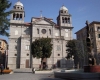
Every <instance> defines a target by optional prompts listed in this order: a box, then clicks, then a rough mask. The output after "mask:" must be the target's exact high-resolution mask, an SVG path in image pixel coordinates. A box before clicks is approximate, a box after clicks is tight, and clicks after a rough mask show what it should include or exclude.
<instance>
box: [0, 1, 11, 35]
mask: <svg viewBox="0 0 100 80" xmlns="http://www.w3.org/2000/svg"><path fill="white" fill-rule="evenodd" d="M10 6H11V3H10V2H9V0H0V35H4V36H9V33H8V32H7V31H6V30H8V29H9V25H10V23H9V19H8V16H9V15H10V14H11V13H12V12H11V11H7V9H8V8H10Z"/></svg>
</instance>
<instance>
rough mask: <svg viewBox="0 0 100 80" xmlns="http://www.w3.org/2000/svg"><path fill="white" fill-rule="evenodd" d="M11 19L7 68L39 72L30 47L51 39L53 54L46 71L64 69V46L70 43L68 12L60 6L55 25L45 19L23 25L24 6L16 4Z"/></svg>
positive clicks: (69, 18) (39, 60)
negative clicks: (36, 40) (38, 40)
mask: <svg viewBox="0 0 100 80" xmlns="http://www.w3.org/2000/svg"><path fill="white" fill-rule="evenodd" d="M12 11H13V12H14V13H12V14H11V19H10V37H9V51H8V67H9V68H10V69H15V68H31V67H35V68H38V67H39V65H40V64H41V59H37V58H33V57H32V55H31V43H32V42H33V41H35V39H39V38H42V37H44V38H47V37H49V38H52V44H53V50H52V55H51V57H50V58H48V59H47V61H46V64H47V65H48V67H49V68H50V67H52V65H54V64H55V65H57V67H66V65H67V64H66V59H65V57H66V55H67V53H66V43H67V41H68V40H72V29H73V27H72V21H71V15H70V14H69V13H68V9H67V8H66V7H65V6H62V7H61V8H60V10H59V14H58V17H57V23H55V22H53V19H51V18H46V17H42V16H41V17H32V18H31V22H29V23H25V22H24V18H25V11H24V6H23V4H22V3H21V2H20V1H18V2H16V3H15V5H14V7H13V9H12Z"/></svg>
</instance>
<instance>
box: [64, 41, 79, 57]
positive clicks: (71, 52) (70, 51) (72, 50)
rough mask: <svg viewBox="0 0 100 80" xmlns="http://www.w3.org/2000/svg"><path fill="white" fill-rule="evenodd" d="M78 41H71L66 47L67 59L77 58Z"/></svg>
mask: <svg viewBox="0 0 100 80" xmlns="http://www.w3.org/2000/svg"><path fill="white" fill-rule="evenodd" d="M75 43H76V40H69V41H68V43H67V45H66V47H67V49H66V51H67V57H66V58H67V59H70V58H72V56H75V55H76V53H77V48H76V44H75Z"/></svg>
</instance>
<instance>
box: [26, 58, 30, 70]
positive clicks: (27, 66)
mask: <svg viewBox="0 0 100 80" xmlns="http://www.w3.org/2000/svg"><path fill="white" fill-rule="evenodd" d="M26 68H29V60H28V59H27V60H26Z"/></svg>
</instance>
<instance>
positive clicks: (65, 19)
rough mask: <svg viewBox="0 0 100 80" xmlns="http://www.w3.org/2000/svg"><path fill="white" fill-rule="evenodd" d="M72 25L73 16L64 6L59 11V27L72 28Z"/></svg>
mask: <svg viewBox="0 0 100 80" xmlns="http://www.w3.org/2000/svg"><path fill="white" fill-rule="evenodd" d="M71 23H72V22H71V15H70V14H69V13H68V9H67V8H66V7H65V6H64V5H63V6H62V7H61V8H60V10H59V15H58V17H57V25H58V26H60V27H65V26H66V27H71V26H72V24H71Z"/></svg>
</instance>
